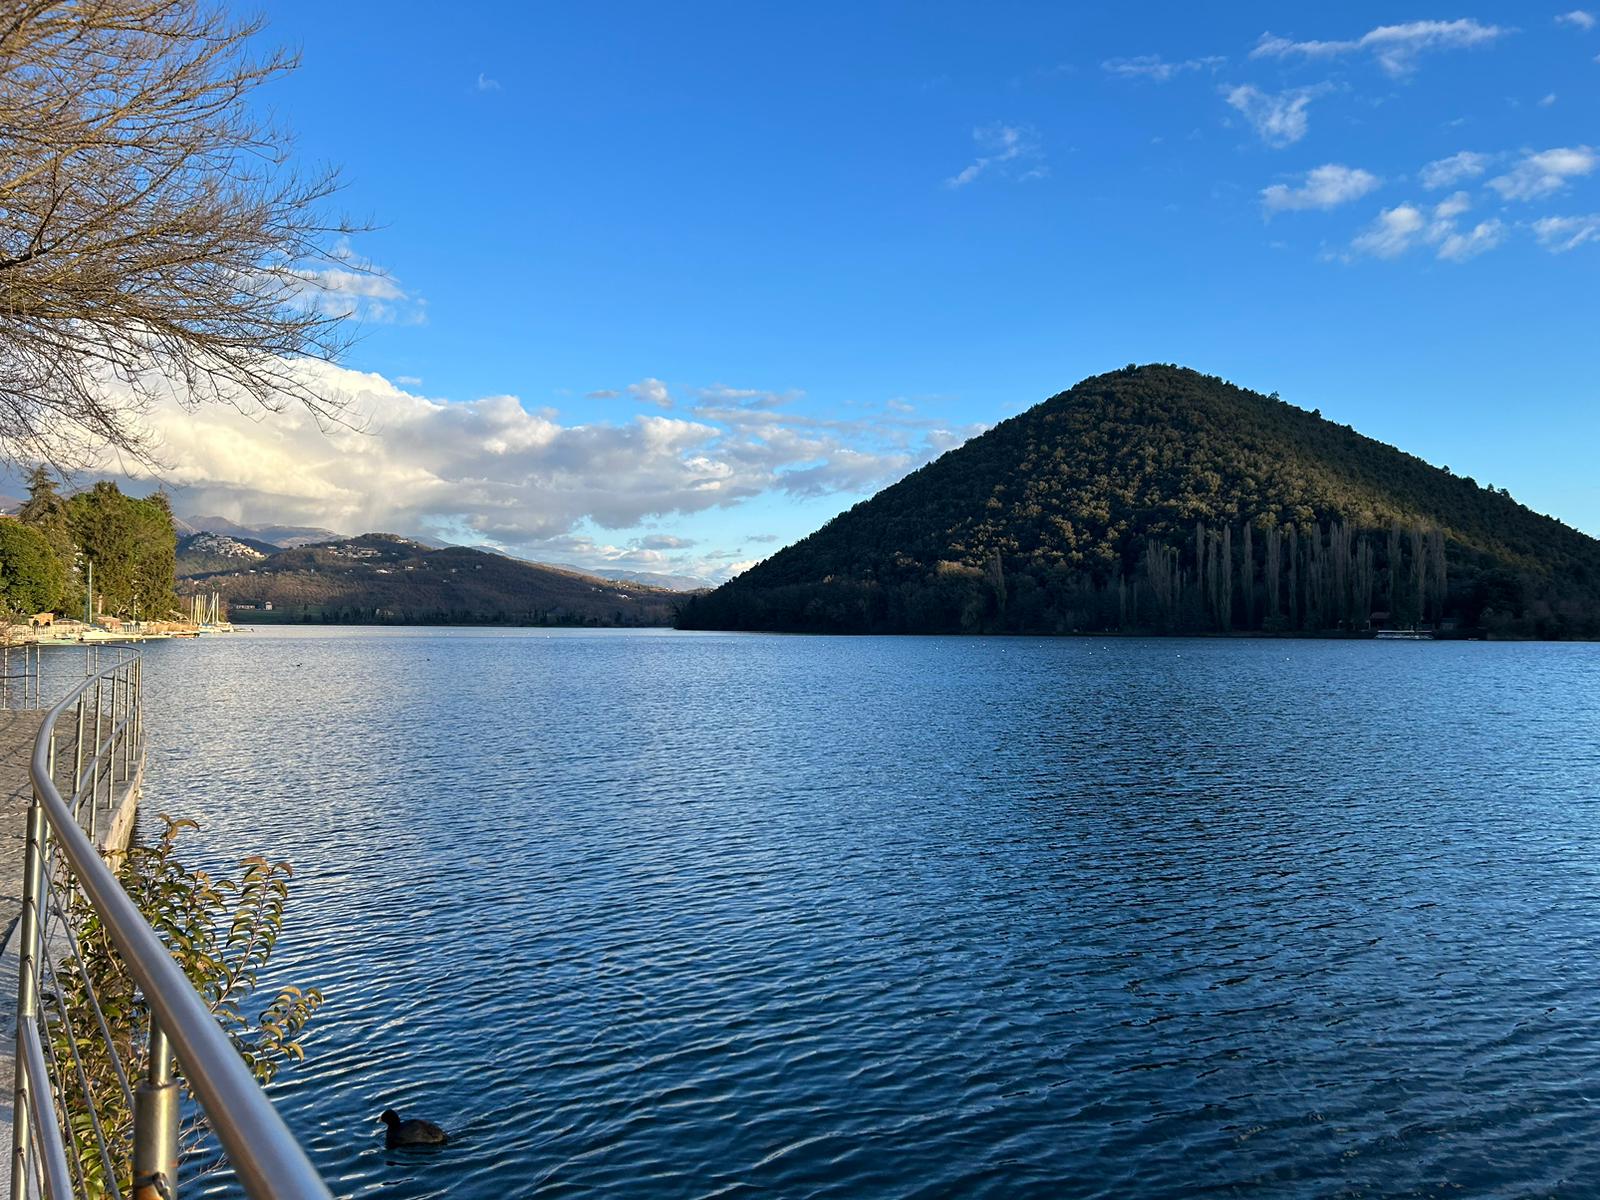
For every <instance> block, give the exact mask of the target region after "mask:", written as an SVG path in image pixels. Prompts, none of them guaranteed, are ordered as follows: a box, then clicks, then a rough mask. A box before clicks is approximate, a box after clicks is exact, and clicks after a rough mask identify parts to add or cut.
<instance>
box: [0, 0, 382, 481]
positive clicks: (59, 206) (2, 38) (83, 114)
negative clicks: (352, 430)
mask: <svg viewBox="0 0 1600 1200" xmlns="http://www.w3.org/2000/svg"><path fill="white" fill-rule="evenodd" d="M260 26H261V21H260V20H259V19H256V20H246V21H240V20H237V19H235V18H232V17H230V16H229V15H228V14H227V13H225V12H224V11H222V10H221V9H219V8H216V7H214V6H213V5H212V4H211V3H209V0H0V453H3V454H5V455H6V456H7V457H9V458H11V459H12V460H13V461H16V460H34V461H40V460H42V461H48V462H51V463H54V464H55V465H56V466H57V467H62V468H67V467H73V466H81V465H84V464H85V463H86V462H87V461H89V456H92V455H94V454H96V453H103V452H105V451H106V450H107V449H109V450H112V451H116V452H119V453H121V454H123V455H127V456H131V457H133V458H135V459H138V460H142V461H145V462H149V461H150V460H151V455H152V451H153V446H152V443H151V441H150V436H149V433H148V430H147V428H146V426H145V425H144V424H143V423H142V422H141V420H140V417H141V414H142V413H144V412H145V411H147V410H148V408H149V406H150V405H151V404H152V403H154V402H155V401H156V400H157V399H159V398H160V397H161V396H163V395H165V394H171V395H173V396H175V397H176V398H177V399H178V400H179V402H181V403H183V404H187V405H203V404H208V403H224V404H234V405H238V406H241V407H250V408H253V407H255V406H258V405H259V406H264V407H266V408H269V409H278V408H282V407H284V406H286V405H289V404H294V403H302V404H305V405H308V406H309V407H310V408H311V409H312V410H313V411H314V412H316V413H317V414H318V416H319V418H322V419H336V418H337V416H338V412H339V407H340V404H339V400H338V399H337V398H336V397H331V396H328V395H325V394H319V392H318V391H317V390H316V389H315V388H314V387H313V386H312V385H310V384H308V383H306V382H305V381H304V380H305V378H306V376H305V375H304V374H303V373H297V372H296V371H295V370H294V368H293V360H294V359H296V358H304V357H311V358H318V359H325V360H331V359H333V358H336V357H337V356H338V355H339V353H340V352H341V351H342V350H343V349H344V347H345V346H346V345H347V341H348V334H347V332H346V329H347V326H346V325H345V323H344V321H343V317H344V316H345V315H347V314H346V313H344V312H341V311H339V310H337V309H336V308H334V307H332V306H330V305H329V304H328V302H327V300H328V296H329V294H330V293H329V292H328V291H327V290H326V288H327V285H328V284H329V283H330V281H333V282H335V283H336V282H337V281H338V280H340V279H345V280H348V279H349V278H351V276H350V272H351V271H352V270H354V271H358V272H359V271H360V270H362V269H363V268H361V267H360V266H359V264H349V263H346V262H345V261H344V260H343V259H342V258H341V257H340V251H339V248H338V247H339V246H340V244H341V242H340V239H341V237H342V236H343V235H347V234H349V233H351V232H354V231H355V227H353V226H352V225H351V224H350V223H349V222H347V221H346V220H344V219H343V218H340V217H329V216H328V215H326V213H325V206H326V204H327V202H328V200H329V197H330V196H331V195H332V193H333V192H334V191H335V190H336V188H337V186H338V180H337V174H336V172H335V171H333V170H331V169H329V170H322V171H319V172H316V173H312V174H304V173H302V172H300V171H298V170H296V169H295V168H294V167H293V166H292V164H291V162H290V158H289V151H290V145H289V140H288V138H287V136H286V135H285V134H284V133H283V132H282V131H281V130H280V129H278V128H277V127H276V126H274V125H272V124H271V123H268V122H265V121H263V120H262V119H261V118H259V117H258V116H256V115H254V114H253V113H252V112H251V109H250V106H249V101H250V97H251V95H252V93H253V92H255V91H256V89H257V88H259V87H260V86H261V84H263V83H265V82H267V81H268V80H270V79H273V78H274V77H276V76H279V75H282V74H283V73H284V72H286V71H289V70H291V69H292V68H293V67H294V66H295V56H293V55H292V54H288V53H285V52H281V51H279V52H273V53H268V54H266V55H265V56H264V57H261V56H257V55H256V54H254V53H253V51H252V49H251V42H252V38H253V37H254V35H255V34H257V33H258V32H259V29H260Z"/></svg>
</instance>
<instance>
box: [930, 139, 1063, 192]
mask: <svg viewBox="0 0 1600 1200" xmlns="http://www.w3.org/2000/svg"><path fill="white" fill-rule="evenodd" d="M972 140H973V141H975V142H977V144H978V149H979V151H980V153H979V156H978V157H977V158H975V159H973V160H972V162H970V163H968V164H967V165H966V166H965V167H963V168H962V169H961V170H960V171H959V172H957V173H956V174H954V175H952V176H951V177H950V178H949V179H946V180H945V181H944V185H945V187H948V188H960V187H966V186H967V184H969V183H971V182H972V181H973V180H975V179H977V178H978V177H979V176H980V175H983V174H985V173H986V172H989V171H994V170H998V171H1000V172H1001V173H1008V172H1011V171H1013V170H1014V169H1015V167H1014V166H1013V165H1012V164H1016V165H1022V164H1026V163H1034V164H1037V163H1039V161H1040V160H1042V159H1043V157H1044V153H1043V151H1042V150H1041V149H1040V147H1039V138H1038V135H1037V134H1036V133H1034V131H1033V130H1032V129H1030V128H1029V127H1028V126H1026V125H998V124H997V125H984V126H981V127H979V128H977V129H974V130H973V131H972ZM1044 174H1046V170H1045V168H1044V167H1042V166H1038V165H1034V166H1031V167H1028V168H1027V169H1026V170H1024V171H1023V172H1022V174H1021V175H1020V178H1022V179H1037V178H1039V177H1041V176H1042V175H1044Z"/></svg>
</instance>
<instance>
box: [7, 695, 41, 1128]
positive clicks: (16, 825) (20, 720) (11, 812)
mask: <svg viewBox="0 0 1600 1200" xmlns="http://www.w3.org/2000/svg"><path fill="white" fill-rule="evenodd" d="M43 717H44V714H43V713H40V712H6V711H0V946H5V947H6V950H7V953H5V954H4V955H3V956H0V1143H3V1145H4V1151H3V1153H5V1154H7V1155H9V1154H10V1151H11V1100H12V1091H13V1089H14V1088H15V1084H16V1075H15V1069H16V1064H15V1047H16V1037H17V1014H16V995H17V956H16V955H15V954H14V953H11V952H10V947H11V932H12V929H13V928H14V927H15V926H16V923H17V917H18V916H19V915H20V914H21V912H22V851H23V846H24V844H25V843H26V841H27V827H26V826H27V817H28V802H29V800H30V799H32V797H33V784H32V783H31V782H30V781H29V779H28V762H29V760H30V759H31V758H32V757H33V739H34V736H35V735H36V734H37V733H38V732H39V722H40V721H41V720H42V719H43Z"/></svg>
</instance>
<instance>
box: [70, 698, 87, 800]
mask: <svg viewBox="0 0 1600 1200" xmlns="http://www.w3.org/2000/svg"><path fill="white" fill-rule="evenodd" d="M83 734H84V729H83V693H82V692H79V693H78V744H77V747H76V748H75V749H74V751H73V758H74V759H75V760H76V762H75V763H74V765H73V768H72V815H73V816H77V815H78V812H79V810H80V809H81V808H82V807H83Z"/></svg>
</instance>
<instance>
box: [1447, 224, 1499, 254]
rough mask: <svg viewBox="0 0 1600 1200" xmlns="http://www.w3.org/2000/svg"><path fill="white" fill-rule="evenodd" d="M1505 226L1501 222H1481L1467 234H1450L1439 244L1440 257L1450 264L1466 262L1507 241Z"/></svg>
mask: <svg viewBox="0 0 1600 1200" xmlns="http://www.w3.org/2000/svg"><path fill="white" fill-rule="evenodd" d="M1505 235H1506V229H1505V224H1504V222H1502V221H1499V220H1488V221H1479V222H1478V223H1477V224H1476V225H1474V226H1473V227H1472V228H1471V229H1469V230H1467V231H1466V232H1465V233H1455V232H1452V233H1449V234H1447V235H1446V236H1445V238H1444V240H1442V241H1441V242H1440V243H1439V251H1438V256H1439V257H1440V258H1443V259H1447V260H1449V261H1450V262H1466V261H1467V259H1469V258H1476V257H1478V255H1480V254H1482V253H1484V252H1485V251H1488V250H1493V249H1494V248H1495V247H1496V246H1498V245H1499V244H1500V243H1501V242H1503V241H1504V240H1505Z"/></svg>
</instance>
